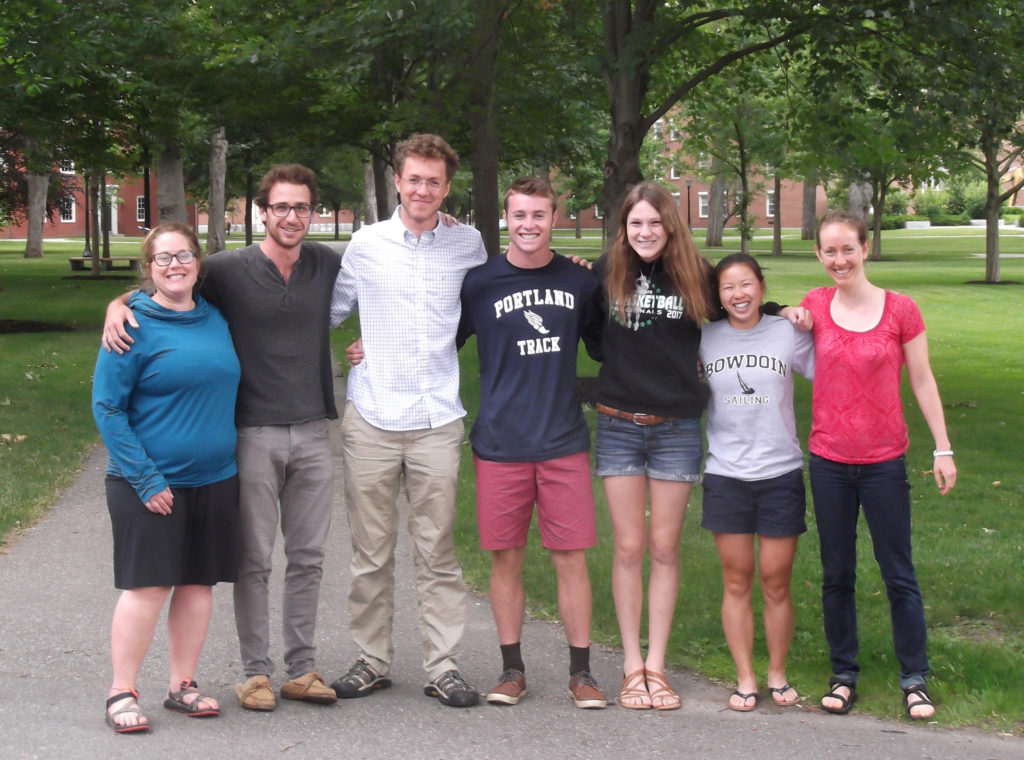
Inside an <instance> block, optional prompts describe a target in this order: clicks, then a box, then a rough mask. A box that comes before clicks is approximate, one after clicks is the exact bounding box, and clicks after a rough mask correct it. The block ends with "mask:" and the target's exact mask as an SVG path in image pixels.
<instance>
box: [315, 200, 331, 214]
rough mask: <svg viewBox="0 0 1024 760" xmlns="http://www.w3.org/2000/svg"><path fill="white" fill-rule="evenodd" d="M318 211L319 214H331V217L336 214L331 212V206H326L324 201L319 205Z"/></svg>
mask: <svg viewBox="0 0 1024 760" xmlns="http://www.w3.org/2000/svg"><path fill="white" fill-rule="evenodd" d="M316 213H317V215H319V216H329V217H333V216H334V214H332V213H331V210H330V209H329V208H327V206H325V205H324V204H322V203H321V204H320V205H319V206H317V208H316Z"/></svg>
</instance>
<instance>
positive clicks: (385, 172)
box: [373, 156, 398, 221]
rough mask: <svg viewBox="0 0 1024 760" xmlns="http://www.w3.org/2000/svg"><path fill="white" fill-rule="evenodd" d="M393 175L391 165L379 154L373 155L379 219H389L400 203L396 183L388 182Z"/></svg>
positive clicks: (375, 193) (375, 194)
mask: <svg viewBox="0 0 1024 760" xmlns="http://www.w3.org/2000/svg"><path fill="white" fill-rule="evenodd" d="M391 176H393V174H392V171H391V167H390V166H388V163H387V161H385V160H383V159H382V158H379V157H377V156H374V157H373V191H374V196H375V199H376V206H377V220H378V221H382V220H384V219H389V218H390V217H391V214H392V213H394V211H395V206H397V205H398V199H397V192H398V191H397V190H395V183H394V182H393V181H392V182H388V177H391Z"/></svg>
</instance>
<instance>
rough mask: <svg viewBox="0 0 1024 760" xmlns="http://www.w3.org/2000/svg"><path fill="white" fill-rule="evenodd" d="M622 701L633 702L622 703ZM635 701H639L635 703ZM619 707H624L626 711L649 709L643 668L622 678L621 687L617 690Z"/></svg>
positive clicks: (649, 702)
mask: <svg viewBox="0 0 1024 760" xmlns="http://www.w3.org/2000/svg"><path fill="white" fill-rule="evenodd" d="M624 699H628V700H633V701H630V702H624V701H623V700H624ZM635 700H640V701H639V702H636V701H635ZM619 707H625V708H626V709H627V710H650V709H651V695H650V694H649V693H648V692H647V683H646V681H645V680H644V669H643V668H637V669H636V670H634V671H633V672H632V673H630V674H629V675H626V676H623V677H622V687H621V688H620V689H619Z"/></svg>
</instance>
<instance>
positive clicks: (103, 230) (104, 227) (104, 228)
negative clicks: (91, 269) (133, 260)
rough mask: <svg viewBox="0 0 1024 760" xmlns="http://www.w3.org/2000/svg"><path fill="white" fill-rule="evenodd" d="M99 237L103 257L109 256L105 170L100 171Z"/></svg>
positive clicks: (108, 213) (108, 211)
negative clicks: (101, 242)
mask: <svg viewBox="0 0 1024 760" xmlns="http://www.w3.org/2000/svg"><path fill="white" fill-rule="evenodd" d="M100 237H101V238H102V239H103V258H105V259H109V258H110V203H109V202H108V201H107V170H106V169H104V170H103V171H102V172H101V173H100Z"/></svg>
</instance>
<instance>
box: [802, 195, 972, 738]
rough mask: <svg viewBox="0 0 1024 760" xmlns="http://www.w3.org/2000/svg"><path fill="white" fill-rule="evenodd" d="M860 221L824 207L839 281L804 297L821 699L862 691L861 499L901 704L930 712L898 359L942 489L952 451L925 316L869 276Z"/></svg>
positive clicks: (829, 253)
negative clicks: (824, 670) (810, 366)
mask: <svg viewBox="0 0 1024 760" xmlns="http://www.w3.org/2000/svg"><path fill="white" fill-rule="evenodd" d="M868 245H869V243H868V238H867V230H866V228H865V226H864V223H863V221H862V220H861V219H859V218H858V217H856V216H854V215H852V214H850V213H848V212H845V211H831V212H829V213H827V214H826V215H825V216H824V217H823V218H822V219H821V222H820V223H819V225H818V235H817V241H816V245H815V247H814V251H815V253H816V254H817V256H818V260H819V261H821V263H822V265H823V266H824V267H825V272H826V273H827V274H828V275H829V277H831V278H832V281H833V282H834V283H835V286H834V287H831V288H818V289H816V290H812V291H811V292H810V293H808V294H807V296H806V297H805V298H804V301H803V306H804V307H806V308H807V309H808V311H810V312H811V314H812V316H813V319H814V346H815V378H814V404H813V415H812V424H811V435H810V440H809V442H808V448H809V449H810V451H811V458H810V475H811V493H812V495H813V498H814V513H815V517H816V519H817V524H818V536H819V538H820V542H821V563H822V569H823V578H822V591H821V596H822V609H823V612H824V619H825V637H826V639H827V640H828V645H829V650H830V655H831V663H832V672H833V675H832V678H831V680H830V681H829V692H828V693H827V694H826V695H825V696H824V697H822V700H821V705H822V707H823V708H824V709H825V710H826V711H828V712H831V713H837V714H845V713H848V712H849V711H850V708H851V707H852V705H853V703H854V701H856V698H857V691H856V686H857V679H858V676H859V675H860V666H859V664H858V663H857V659H856V658H857V650H858V641H857V610H856V599H855V593H854V586H855V582H856V564H857V551H856V541H857V517H858V510H859V509H863V511H864V518H865V520H866V521H867V524H868V530H869V531H870V533H871V540H872V543H873V545H874V552H875V559H876V560H877V561H878V565H879V569H880V570H881V573H882V579H883V580H884V581H885V586H886V593H887V595H888V598H889V614H890V618H891V621H892V633H893V645H894V648H895V650H896V657H897V659H898V660H899V662H900V676H899V683H900V687H901V688H902V689H903V692H904V704H905V706H906V710H907V715H909V716H910V717H911V718H913V719H915V720H927V719H929V718H931V717H932V716H933V715H934V714H935V707H934V705H933V704H932V702H931V700H930V699H929V697H928V691H927V686H926V682H927V677H928V655H927V651H926V640H927V631H926V626H925V619H924V605H923V602H922V600H921V591H920V588H919V586H918V583H917V577H916V575H915V573H914V564H913V561H912V559H911V550H910V483H909V481H908V480H907V470H906V462H905V453H906V450H907V447H908V445H909V441H908V439H907V425H906V422H905V421H904V418H903V408H902V405H901V403H900V373H901V370H902V367H903V365H904V364H906V366H907V374H908V377H909V378H910V385H911V388H912V389H913V391H914V396H915V398H916V399H917V402H918V405H919V406H920V407H921V413H922V414H923V415H924V418H925V422H927V423H928V428H929V429H930V430H931V433H932V436H933V438H934V439H935V452H934V464H933V470H934V474H935V482H936V483H937V484H938V487H939V491H940V493H942V494H943V495H945V494H946V493H948V492H949V491H950V489H952V488H953V486H954V484H955V483H956V466H955V465H954V463H953V451H952V447H951V446H950V442H949V438H948V436H947V434H946V422H945V418H944V415H943V411H942V402H941V400H940V399H939V391H938V387H937V386H936V383H935V377H934V376H933V375H932V370H931V366H930V364H929V362H928V343H927V340H926V338H925V332H924V321H923V320H922V319H921V312H920V310H919V309H918V308H917V305H916V304H915V303H914V302H913V301H912V300H911V299H910V298H908V297H907V296H903V295H900V294H898V293H893V292H891V291H887V290H884V289H882V288H880V287H878V286H876V285H872V284H871V283H870V282H869V281H868V279H867V276H866V274H865V272H864V262H865V261H866V260H867V257H868Z"/></svg>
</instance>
